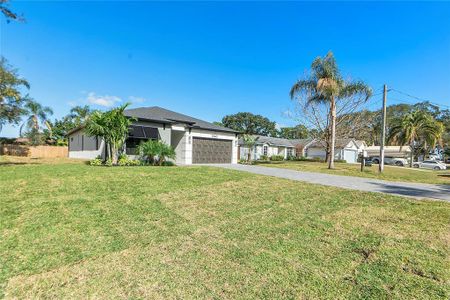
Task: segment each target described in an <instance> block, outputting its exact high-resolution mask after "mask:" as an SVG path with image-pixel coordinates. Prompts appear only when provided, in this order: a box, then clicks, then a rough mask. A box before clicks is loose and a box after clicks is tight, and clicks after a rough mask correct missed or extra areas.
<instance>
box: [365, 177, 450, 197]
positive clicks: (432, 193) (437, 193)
mask: <svg viewBox="0 0 450 300" xmlns="http://www.w3.org/2000/svg"><path fill="white" fill-rule="evenodd" d="M370 184H372V185H375V186H377V188H376V189H375V191H377V192H383V193H390V194H395V195H400V196H409V197H420V198H431V199H439V200H444V201H450V196H449V195H450V185H447V184H435V185H433V188H423V187H412V186H399V185H398V184H389V183H381V182H370Z"/></svg>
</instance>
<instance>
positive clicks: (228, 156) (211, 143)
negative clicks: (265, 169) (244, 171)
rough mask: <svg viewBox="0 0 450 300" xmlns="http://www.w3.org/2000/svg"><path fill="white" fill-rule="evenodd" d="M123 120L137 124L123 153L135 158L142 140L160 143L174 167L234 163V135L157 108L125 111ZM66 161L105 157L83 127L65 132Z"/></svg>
mask: <svg viewBox="0 0 450 300" xmlns="http://www.w3.org/2000/svg"><path fill="white" fill-rule="evenodd" d="M124 114H125V116H127V117H133V118H135V119H137V121H135V122H133V124H132V126H131V127H130V133H129V136H128V137H127V139H126V141H125V146H124V147H125V153H126V154H128V155H135V154H136V147H137V146H138V145H139V144H140V143H141V142H142V141H145V140H149V139H153V140H161V141H163V142H165V143H166V144H168V145H171V146H172V147H173V148H174V149H175V152H176V160H175V162H176V163H177V164H187V165H189V164H196V163H237V157H238V153H237V150H238V145H237V144H238V137H237V135H238V132H237V131H235V130H232V129H229V128H225V127H222V126H218V125H214V124H212V123H209V122H206V121H202V120H199V119H196V118H193V117H190V116H187V115H183V114H180V113H177V112H173V111H170V110H167V109H164V108H161V107H157V106H153V107H141V108H134V109H127V110H125V112H124ZM68 137H69V157H71V158H84V159H93V158H95V157H97V156H102V157H104V156H105V143H104V141H103V140H102V139H100V138H97V137H90V136H88V135H86V134H85V133H84V130H83V127H79V128H76V129H74V130H72V131H70V132H69V134H68Z"/></svg>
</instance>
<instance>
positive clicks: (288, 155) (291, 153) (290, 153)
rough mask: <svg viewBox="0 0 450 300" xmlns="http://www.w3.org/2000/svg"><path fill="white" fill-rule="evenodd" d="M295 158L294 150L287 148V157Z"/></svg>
mask: <svg viewBox="0 0 450 300" xmlns="http://www.w3.org/2000/svg"><path fill="white" fill-rule="evenodd" d="M291 156H293V151H292V148H287V157H291Z"/></svg>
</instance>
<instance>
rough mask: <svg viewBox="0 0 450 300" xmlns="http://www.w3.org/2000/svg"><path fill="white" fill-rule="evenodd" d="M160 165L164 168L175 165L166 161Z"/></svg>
mask: <svg viewBox="0 0 450 300" xmlns="http://www.w3.org/2000/svg"><path fill="white" fill-rule="evenodd" d="M162 165H163V166H166V167H173V166H175V163H174V162H173V161H169V160H166V161H165V162H163V164H162Z"/></svg>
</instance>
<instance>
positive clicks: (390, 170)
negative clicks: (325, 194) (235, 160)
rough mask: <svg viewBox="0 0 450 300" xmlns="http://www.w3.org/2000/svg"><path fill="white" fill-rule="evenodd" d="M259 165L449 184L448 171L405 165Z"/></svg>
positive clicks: (305, 163) (280, 163) (294, 162)
mask: <svg viewBox="0 0 450 300" xmlns="http://www.w3.org/2000/svg"><path fill="white" fill-rule="evenodd" d="M260 165H261V166H267V167H274V168H285V169H292V170H297V171H305V172H318V173H327V174H335V175H343V176H357V177H369V178H377V179H383V180H389V181H403V182H422V183H434V184H450V171H449V170H444V171H433V170H425V169H410V168H406V167H394V166H385V167H384V172H383V173H382V174H379V173H378V165H375V164H374V165H372V167H365V168H364V172H361V166H360V165H359V164H347V163H335V169H334V170H329V169H328V167H327V164H326V163H323V162H312V161H281V162H269V163H261V164H260Z"/></svg>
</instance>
